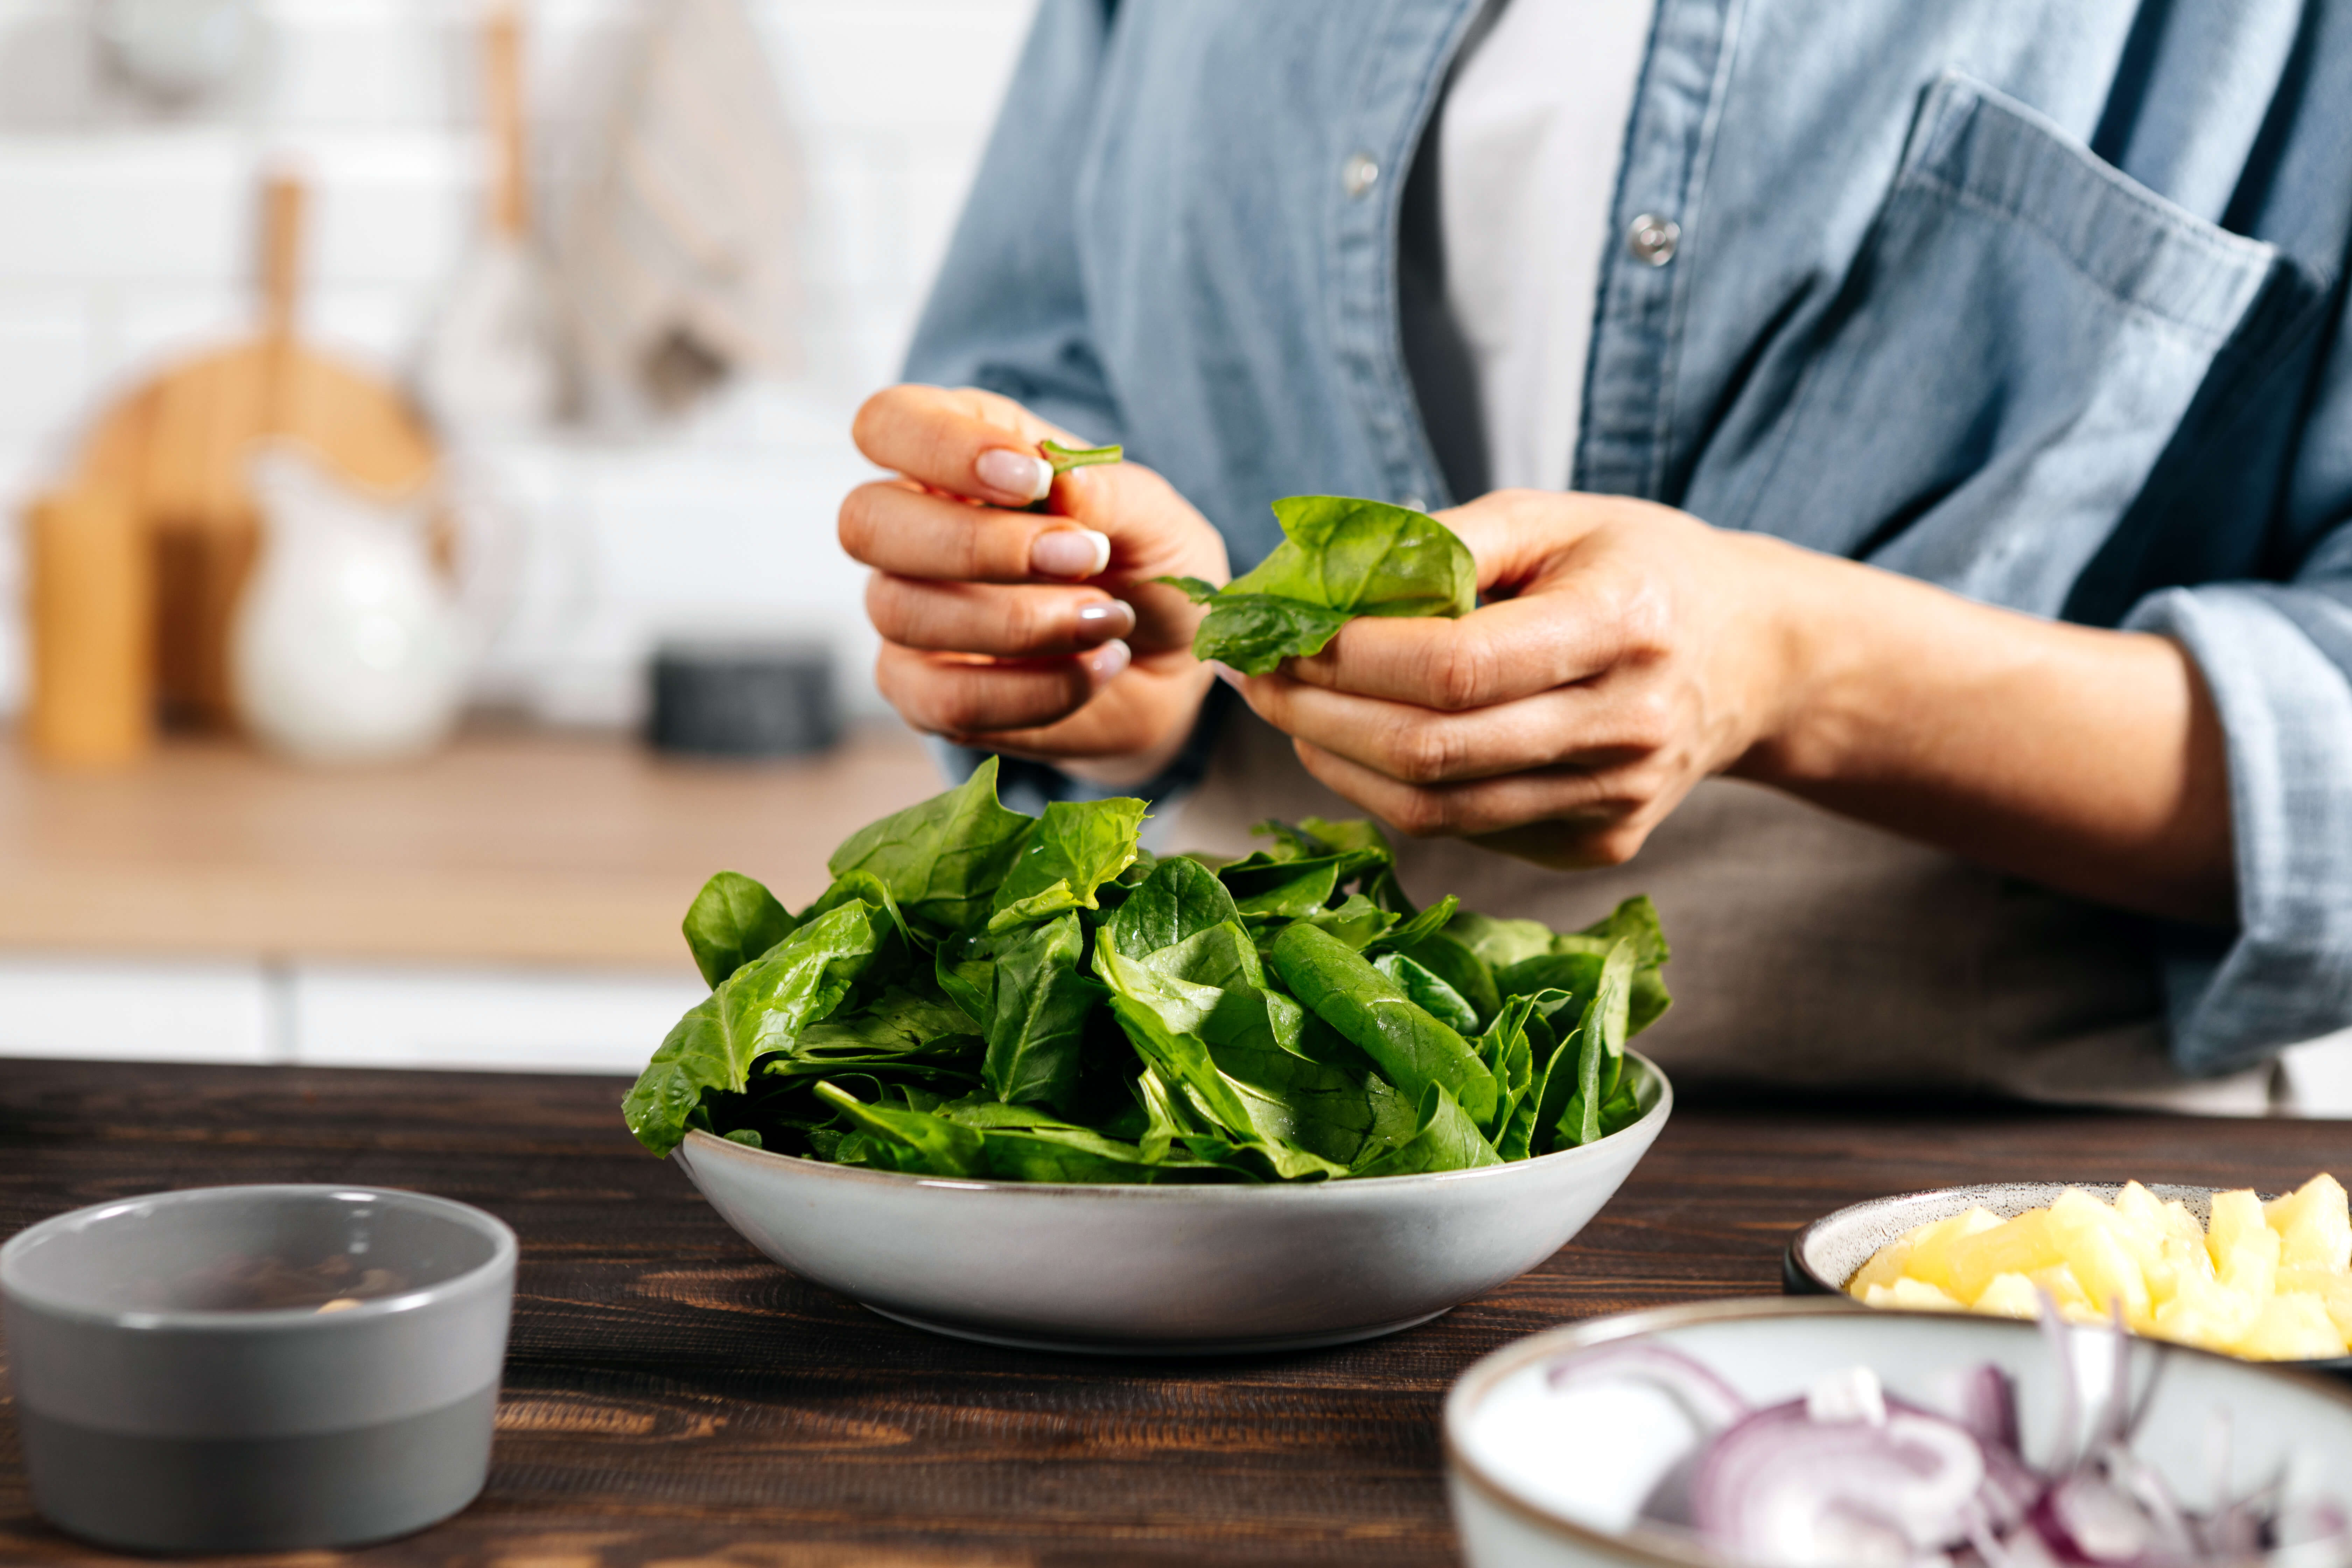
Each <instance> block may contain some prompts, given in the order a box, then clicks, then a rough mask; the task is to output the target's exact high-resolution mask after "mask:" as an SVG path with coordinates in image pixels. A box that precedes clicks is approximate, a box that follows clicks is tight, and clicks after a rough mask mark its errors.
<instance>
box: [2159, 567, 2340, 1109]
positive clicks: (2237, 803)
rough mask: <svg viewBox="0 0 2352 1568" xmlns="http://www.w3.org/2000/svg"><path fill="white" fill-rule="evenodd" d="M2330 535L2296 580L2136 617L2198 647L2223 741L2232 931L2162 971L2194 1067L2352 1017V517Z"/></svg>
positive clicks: (2173, 603) (2176, 1047)
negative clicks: (2233, 871)
mask: <svg viewBox="0 0 2352 1568" xmlns="http://www.w3.org/2000/svg"><path fill="white" fill-rule="evenodd" d="M2329 546H2330V548H2329V549H2328V550H2327V551H2326V552H2323V554H2324V555H2325V556H2326V557H2328V559H2323V560H2321V561H2318V562H2315V563H2314V568H2307V569H2306V571H2305V573H2304V574H2303V575H2302V576H2301V577H2300V578H2298V579H2297V580H2296V581H2295V582H2294V583H2292V584H2252V583H2248V584H2211V585H2208V586H2203V587H2198V588H2175V589H2171V590H2168V591H2167V592H2164V593H2161V594H2158V595H2153V596H2152V597H2150V598H2148V599H2147V600H2145V601H2143V602H2142V603H2141V604H2140V605H2138V606H2137V608H2136V609H2135V610H2134V612H2133V613H2132V615H2131V616H2130V618H2129V619H2128V620H2127V621H2126V626H2129V627H2130V628H2132V629H2135V630H2139V631H2150V632H2159V633H2162V634H2164V635H2165V636H2167V637H2172V638H2173V639H2175V640H2176V641H2178V642H2179V643H2180V644H2181V645H2182V646H2183V647H2186V648H2187V649H2188V650H2189V655H2190V656H2191V657H2192V658H2194V659H2195V660H2196V661H2197V665H2198V668H2199V669H2200V671H2201V672H2202V674H2203V676H2204V679H2205V684H2206V687H2207V689H2209V690H2210V692H2211V693H2212V696H2213V700H2214V703H2215V705H2216V707H2217V708H2218V709H2219V710H2220V712H2221V726H2222V730H2223V732H2224V734H2225V737H2226V743H2227V747H2228V755H2229V770H2230V802H2231V816H2232V826H2233V832H2234V835H2235V839H2236V849H2237V871H2238V930H2237V933H2236V937H2235V940H2234V941H2231V942H2229V943H2228V944H2227V945H2226V947H2219V948H2217V949H2215V950H2212V951H2207V952H2193V951H2184V952H2179V953H2177V954H2176V955H2175V956H2173V957H2172V958H2171V959H2170V960H2169V961H2168V975H2167V983H2168V984H2167V989H2168V994H2169V997H2170V1009H2171V1015H2172V1017H2171V1022H2172V1041H2173V1054H2174V1057H2175V1058H2176V1059H2177V1060H2178V1061H2179V1064H2180V1066H2181V1068H2183V1069H2184V1070H2186V1071H2189V1072H2191V1073H2200V1074H2202V1073H2213V1072H2221V1071H2226V1070H2228V1069H2230V1068H2237V1067H2242V1066H2244V1065H2246V1064H2248V1063H2251V1062H2254V1061H2259V1060H2261V1059H2262V1058H2264V1057H2267V1056H2269V1055H2270V1054H2272V1053H2273V1052H2274V1051H2276V1050H2277V1049H2279V1048H2280V1047H2283V1046H2290V1045H2294V1044H2295V1043H2296V1042H2297V1041H2300V1040H2306V1039H2310V1038H2313V1037H2315V1036H2320V1035H2325V1034H2328V1033H2331V1032H2333V1031H2335V1030H2337V1029H2341V1028H2344V1027H2346V1026H2347V1025H2352V525H2347V527H2345V528H2343V529H2340V530H2339V531H2337V532H2336V534H2335V535H2334V536H2333V537H2332V538H2331V540H2330V541H2329Z"/></svg>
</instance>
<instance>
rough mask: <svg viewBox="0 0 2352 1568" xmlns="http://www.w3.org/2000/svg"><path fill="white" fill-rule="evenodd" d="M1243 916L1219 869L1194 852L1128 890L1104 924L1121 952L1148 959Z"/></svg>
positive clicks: (1153, 870) (1112, 944) (1113, 945)
mask: <svg viewBox="0 0 2352 1568" xmlns="http://www.w3.org/2000/svg"><path fill="white" fill-rule="evenodd" d="M1240 918H1241V911H1240V910H1237V909H1235V908H1234V896H1233V895H1232V894H1231V893H1228V892H1227V891H1225V885H1224V884H1223V882H1220V881H1219V880H1217V874H1216V873H1215V872H1214V871H1212V870H1210V869H1209V868H1207V867H1206V866H1203V865H1202V864H1201V863H1200V862H1199V861H1198V860H1195V859H1193V858H1191V857H1190V856H1185V855H1171V856H1170V857H1169V858H1167V859H1165V860H1162V861H1160V864H1158V865H1157V866H1154V867H1153V868H1151V874H1150V876H1148V877H1146V878H1144V879H1143V881H1142V882H1141V884H1140V885H1139V886H1138V887H1137V888H1136V889H1135V890H1134V891H1132V892H1130V893H1129V894H1128V896H1127V901H1126V902H1124V903H1122V904H1120V905H1119V906H1118V910H1115V911H1114V912H1113V913H1112V915H1111V917H1110V919H1109V920H1108V921H1105V922H1104V923H1103V930H1102V934H1103V935H1104V936H1105V937H1108V939H1109V942H1108V945H1109V946H1110V947H1111V948H1112V949H1114V950H1115V951H1117V952H1119V953H1122V954H1124V955H1125V956H1127V957H1129V958H1142V957H1144V956H1146V955H1147V954H1150V953H1154V952H1159V951H1160V949H1161V948H1163V947H1173V946H1175V945H1176V944H1177V943H1178V942H1182V941H1183V940H1184V939H1185V938H1186V937H1189V936H1192V935H1193V934H1194V933H1196V932H1199V931H1206V930H1208V929H1209V928H1210V927H1211V926H1214V925H1222V924H1223V923H1224V922H1225V921H1237V920H1239V919H1240ZM1106 978H1108V976H1106Z"/></svg>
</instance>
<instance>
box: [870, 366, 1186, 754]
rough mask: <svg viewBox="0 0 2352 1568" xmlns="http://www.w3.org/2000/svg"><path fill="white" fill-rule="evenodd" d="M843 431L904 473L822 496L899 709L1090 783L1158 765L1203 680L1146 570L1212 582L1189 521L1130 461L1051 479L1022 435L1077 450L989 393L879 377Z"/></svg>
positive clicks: (880, 670)
mask: <svg viewBox="0 0 2352 1568" xmlns="http://www.w3.org/2000/svg"><path fill="white" fill-rule="evenodd" d="M852 435H853V437H854V438H855V439H856V442H857V448H858V450H859V451H861V452H863V453H865V454H866V457H867V458H869V459H871V460H872V461H873V462H875V463H876V464H877V465H878V466H880V467H882V468H888V469H891V470H893V471H895V472H896V473H898V474H899V475H901V476H903V477H902V478H899V479H881V480H877V481H876V482H874V483H872V484H866V485H860V486H859V487H858V488H857V489H854V490H852V491H850V492H849V496H848V498H847V499H846V500H844V501H843V502H842V505H841V543H842V548H844V549H845V550H846V551H848V552H849V553H850V554H851V555H852V556H854V557H856V559H857V560H859V561H862V562H864V563H866V565H868V566H871V567H873V568H874V575H873V578H872V579H871V581H870V582H869V583H868V584H867V586H866V616H867V618H869V619H870V620H872V621H873V623H874V628H875V630H877V631H878V632H880V633H881V634H882V639H883V647H882V656H881V658H880V659H879V661H878V662H877V665H876V667H875V682H876V684H877V685H878V686H879V687H880V688H881V689H882V695H883V696H884V697H885V698H886V699H887V700H888V701H889V703H890V705H891V706H892V707H893V708H896V709H897V710H898V712H899V715H900V716H901V717H903V718H904V719H905V720H906V721H907V722H908V723H909V724H911V725H913V726H914V727H915V728H916V729H918V730H920V731H925V732H926V733H929V734H934V735H942V736H945V737H947V738H948V739H950V740H952V741H954V742H958V743H960V744H963V745H970V746H977V747H981V748H982V749H984V750H988V751H995V752H1012V753H1013V754H1015V755H1018V756H1029V757H1037V758H1042V759H1044V760H1045V761H1047V762H1051V763H1056V764H1058V765H1060V766H1062V767H1064V768H1066V769H1067V770H1068V771H1070V772H1072V773H1079V774H1081V775H1083V776H1085V777H1087V778H1090V779H1094V780H1096V781H1097V782H1100V783H1104V784H1134V783H1140V782H1141V781H1142V780H1144V779H1146V778H1149V777H1150V776H1151V775H1152V774H1153V773H1157V772H1158V771H1159V770H1160V768H1161V767H1164V766H1165V765H1166V764H1167V763H1168V762H1169V761H1170V760H1171V758H1172V757H1173V756H1174V755H1175V753H1176V752H1177V751H1178V750H1179V749H1181V747H1182V745H1183V743H1184V740H1185V737H1186V736H1187V735H1188V734H1190V733H1191V731H1192V721H1193V719H1194V718H1195V716H1196V715H1197V714H1198V713H1199V711H1200V708H1201V702H1202V698H1203V697H1205V696H1206V695H1207V692H1208V689H1209V684H1210V681H1211V679H1213V678H1212V675H1211V672H1210V670H1209V668H1208V667H1206V666H1205V665H1202V663H1200V662H1199V661H1198V660H1196V659H1195V658H1193V657H1192V633H1193V631H1194V630H1195V628H1197V627H1198V626H1199V625H1200V623H1201V619H1202V616H1204V615H1206V614H1207V612H1206V611H1205V610H1204V609H1202V607H1201V606H1199V605H1194V604H1192V602H1191V601H1190V600H1188V599H1186V598H1185V596H1184V595H1183V594H1181V592H1179V591H1178V590H1177V589H1174V588H1171V587H1168V586H1166V585H1164V584H1158V583H1155V582H1153V581H1152V579H1154V578H1156V577H1160V576H1192V577H1202V578H1206V579H1207V580H1208V581H1210V582H1212V583H1217V584H1223V582H1224V581H1225V580H1226V579H1227V577H1228V576H1229V575H1230V569H1229V567H1228V566H1227V564H1226V561H1225V545H1224V541H1223V539H1222V538H1221V537H1219V535H1218V533H1217V531H1216V530H1215V529H1214V528H1213V527H1211V526H1210V524H1209V521H1208V520H1207V519H1206V518H1204V517H1202V515H1201V514H1200V512H1199V511H1197V510H1194V509H1193V507H1192V503H1191V502H1189V501H1187V500H1185V499H1184V498H1183V497H1182V496H1181V495H1178V494H1177V493H1176V491H1175V490H1174V489H1172V488H1171V486H1170V485H1169V483H1168V481H1167V480H1165V479H1161V478H1160V476H1159V475H1158V474H1155V473H1153V472H1152V471H1151V470H1150V469H1149V468H1143V467H1142V466H1140V465H1139V464H1135V463H1114V464H1107V465H1104V466H1101V467H1097V468H1075V469H1072V470H1071V471H1070V472H1068V473H1066V474H1064V475H1062V476H1060V477H1059V478H1058V479H1052V478H1051V469H1050V468H1049V467H1048V466H1047V464H1046V463H1045V459H1044V458H1040V457H1039V456H1038V455H1037V443H1038V442H1040V441H1042V440H1045V439H1048V438H1050V439H1053V440H1055V441H1059V442H1061V443H1063V444H1064V445H1066V446H1083V445H1084V444H1085V443H1084V442H1082V441H1079V440H1078V439H1077V438H1076V437H1072V436H1070V435H1069V434H1067V433H1066V432H1065V431H1063V430H1060V429H1058V428H1056V427H1055V426H1052V425H1048V424H1046V423H1045V421H1044V420H1042V419H1039V418H1037V417H1036V416H1034V415H1033V414H1031V413H1030V412H1029V411H1028V410H1026V409H1024V408H1023V407H1022V406H1021V405H1019V404H1017V403H1014V402H1013V400H1012V399H1010V398H1007V397H1002V396H999V395H996V394H994V393H990V392H980V391H975V390H971V389H969V388H967V389H962V390H957V391H950V390H947V389H944V388H941V387H936V386H894V387H891V388H889V389H887V391H884V392H879V393H877V394H876V395H874V396H873V397H871V398H869V399H868V400H867V401H866V406H865V407H863V408H861V409H859V410H858V413H857V420H856V425H855V426H853V427H852ZM1049 479H1051V485H1050V490H1049V489H1048V480H1049ZM1048 497H1049V498H1050V499H1049V500H1048V506H1049V509H1050V510H1048V511H1046V512H1042V513H1040V512H1032V511H1028V510H1024V509H1025V508H1026V507H1027V506H1028V504H1029V503H1030V502H1031V501H1032V500H1038V499H1041V498H1048Z"/></svg>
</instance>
